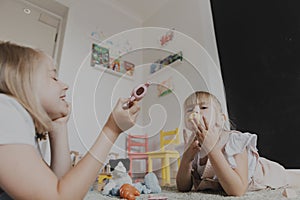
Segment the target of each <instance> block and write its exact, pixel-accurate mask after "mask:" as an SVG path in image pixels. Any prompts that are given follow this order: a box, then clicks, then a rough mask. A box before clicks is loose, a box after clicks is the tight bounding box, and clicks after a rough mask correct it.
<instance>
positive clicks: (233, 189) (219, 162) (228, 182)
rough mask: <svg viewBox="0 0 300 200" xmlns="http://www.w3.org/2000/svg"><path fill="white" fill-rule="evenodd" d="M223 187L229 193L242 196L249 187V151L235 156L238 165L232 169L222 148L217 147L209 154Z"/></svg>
mask: <svg viewBox="0 0 300 200" xmlns="http://www.w3.org/2000/svg"><path fill="white" fill-rule="evenodd" d="M208 158H209V160H210V162H211V164H212V166H213V168H214V170H215V173H216V175H217V177H218V180H219V182H220V184H221V185H222V188H223V189H224V191H225V192H226V194H228V195H232V196H242V195H243V194H245V192H246V191H247V189H248V156H247V151H246V150H244V151H243V152H242V153H240V154H237V155H235V156H234V158H235V161H236V164H237V167H236V168H235V169H232V168H231V166H230V165H229V164H228V162H227V160H226V159H225V157H224V155H223V153H222V151H221V149H220V148H218V147H215V148H213V150H212V151H211V152H210V153H209V154H208Z"/></svg>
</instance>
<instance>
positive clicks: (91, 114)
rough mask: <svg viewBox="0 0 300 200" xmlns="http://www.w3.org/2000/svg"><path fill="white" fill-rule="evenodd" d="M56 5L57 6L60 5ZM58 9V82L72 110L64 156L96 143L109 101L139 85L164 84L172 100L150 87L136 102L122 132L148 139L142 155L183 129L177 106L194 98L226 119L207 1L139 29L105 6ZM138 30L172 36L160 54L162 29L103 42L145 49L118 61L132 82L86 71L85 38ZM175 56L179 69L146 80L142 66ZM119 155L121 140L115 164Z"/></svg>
mask: <svg viewBox="0 0 300 200" xmlns="http://www.w3.org/2000/svg"><path fill="white" fill-rule="evenodd" d="M59 1H60V2H61V3H64V1H66V0H59ZM66 2H67V4H66V5H68V6H69V15H68V21H67V26H66V33H65V39H64V45H63V50H62V58H61V66H60V77H61V79H62V80H64V81H66V82H67V83H68V84H69V85H70V89H69V90H70V91H69V93H68V99H69V100H70V101H72V103H73V115H72V117H71V119H70V123H69V132H70V146H71V149H73V150H77V151H80V153H85V152H86V151H87V150H88V148H89V147H90V146H91V145H92V143H93V141H94V140H95V138H96V136H97V135H98V133H99V130H100V129H101V127H102V126H103V123H104V122H105V121H106V119H107V117H108V115H109V113H110V112H111V110H112V107H113V105H114V104H115V102H116V100H117V98H118V97H120V96H123V97H126V96H128V95H129V93H130V91H131V90H132V88H133V86H136V85H137V84H139V83H142V82H144V81H146V80H152V81H154V83H160V81H162V80H164V79H166V78H169V77H170V76H171V77H172V79H173V83H174V93H173V94H169V95H166V96H164V97H157V95H156V94H157V91H156V90H157V89H156V86H155V85H154V86H151V87H150V88H149V92H148V94H147V96H146V97H145V98H144V99H143V101H142V112H141V114H140V116H139V119H138V125H137V126H135V127H134V128H133V129H131V130H129V131H128V132H132V133H137V134H143V133H148V134H149V135H150V136H153V137H151V139H150V141H152V146H151V145H150V149H156V148H157V147H158V145H159V142H158V141H159V139H158V137H157V134H158V132H159V130H161V129H173V128H176V127H180V129H182V128H183V126H182V121H183V120H182V108H181V106H182V104H183V101H184V99H185V98H186V97H187V96H188V95H189V94H190V93H192V91H194V90H209V91H211V92H213V93H214V94H215V95H216V96H217V97H218V98H219V99H220V101H221V103H222V104H223V108H224V110H225V112H227V109H226V101H225V96H224V90H223V82H222V77H221V75H220V67H219V60H218V54H217V47H216V41H215V35H214V30H213V24H212V16H211V9H210V4H209V0H201V1H199V0H190V1H189V3H188V4H187V3H186V1H181V0H172V1H170V2H169V3H167V4H166V5H165V6H164V7H163V8H161V10H160V11H158V12H157V13H156V14H155V15H154V16H153V17H151V18H149V19H148V20H147V21H144V22H143V23H142V22H141V21H139V20H136V19H134V18H132V17H131V16H130V15H127V14H125V13H124V12H120V9H119V8H118V9H117V8H114V7H112V6H111V5H109V4H107V1H106V2H105V1H102V0H86V1H84V2H82V1H74V3H72V2H70V1H66ZM166 10H167V11H168V12H167V11H166ZM142 26H144V27H153V26H154V27H165V28H175V32H176V33H175V37H174V40H173V41H171V42H170V43H169V44H168V45H167V46H165V47H163V48H161V47H160V45H159V39H160V37H161V36H162V35H163V34H164V33H165V32H166V31H167V30H168V29H162V28H158V29H153V28H144V29H136V30H133V31H131V32H130V33H128V32H125V33H122V34H121V35H115V36H114V37H113V38H111V39H112V40H114V41H119V40H121V39H122V38H123V39H124V38H127V39H129V40H130V45H131V46H132V50H134V49H139V48H150V49H152V50H149V49H148V50H143V51H132V52H131V53H130V54H129V55H126V56H124V57H126V59H128V60H129V61H132V62H133V63H135V64H136V70H135V77H134V78H133V80H128V79H123V78H120V77H119V76H115V75H112V74H109V73H103V71H100V70H95V69H93V68H91V67H90V55H89V54H90V50H91V45H92V43H93V42H95V41H94V40H92V39H91V38H90V37H89V35H90V33H91V32H92V31H95V30H96V31H103V33H104V34H105V35H106V36H107V37H109V36H112V35H114V34H117V33H120V32H122V31H125V30H129V29H132V28H137V27H142ZM184 34H186V35H184ZM199 44H200V45H199ZM201 45H202V46H201ZM153 49H163V51H161V50H153ZM180 50H181V51H183V56H184V58H185V60H184V61H183V62H182V63H179V64H176V65H174V66H172V67H169V68H166V69H164V70H161V71H159V73H156V74H154V75H151V76H149V64H147V63H149V62H153V61H155V60H157V59H158V58H163V57H165V56H167V55H169V54H170V53H177V52H178V51H180ZM143 63H144V64H145V65H143ZM151 120H152V121H151ZM124 149H125V134H123V135H122V136H121V137H120V138H119V139H118V141H117V142H116V144H115V145H114V147H113V150H112V151H114V152H119V153H120V156H121V157H122V156H125V153H124Z"/></svg>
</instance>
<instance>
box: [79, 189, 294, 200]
mask: <svg viewBox="0 0 300 200" xmlns="http://www.w3.org/2000/svg"><path fill="white" fill-rule="evenodd" d="M295 191H296V193H297V195H298V196H297V197H296V198H289V199H292V200H294V199H295V200H296V199H298V200H300V189H298V190H295ZM282 192H283V189H276V190H269V189H268V190H260V191H255V192H247V193H246V194H245V195H244V196H242V197H230V196H226V195H225V193H223V192H213V191H203V192H187V193H181V192H178V191H177V190H176V188H175V187H164V188H162V193H160V194H151V195H152V196H163V197H168V200H184V199H188V200H194V199H195V200H221V199H225V200H230V199H233V200H288V198H286V197H284V196H283V195H282ZM148 197H149V194H142V195H141V196H139V197H137V198H136V200H147V199H148ZM96 199H105V200H106V199H107V200H112V199H120V197H109V196H103V195H102V194H101V193H99V192H96V191H90V192H88V194H87V195H86V197H85V198H84V200H96Z"/></svg>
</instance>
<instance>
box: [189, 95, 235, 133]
mask: <svg viewBox="0 0 300 200" xmlns="http://www.w3.org/2000/svg"><path fill="white" fill-rule="evenodd" d="M203 99H205V100H208V101H209V102H211V103H212V105H213V106H214V108H215V111H216V113H215V114H216V115H219V114H224V113H223V111H222V106H221V103H220V101H219V100H218V99H217V98H216V97H215V96H214V95H213V94H210V93H209V92H205V91H196V92H194V93H192V94H191V95H190V96H188V97H187V98H186V100H185V101H184V110H186V109H187V108H188V107H189V106H192V105H197V104H199V103H201V100H203ZM224 116H225V114H224ZM225 121H228V119H227V117H225ZM226 123H228V122H225V124H226ZM223 128H224V129H230V128H226V126H224V127H223Z"/></svg>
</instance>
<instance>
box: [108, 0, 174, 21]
mask: <svg viewBox="0 0 300 200" xmlns="http://www.w3.org/2000/svg"><path fill="white" fill-rule="evenodd" d="M106 1H109V2H110V3H111V4H112V5H115V6H117V7H118V8H119V9H122V10H123V11H125V12H126V13H127V14H129V15H132V16H133V17H135V18H136V19H138V20H140V21H145V20H147V19H148V18H149V17H151V16H152V15H154V14H155V13H156V12H157V11H158V10H160V8H161V7H162V6H164V5H165V4H166V3H167V2H169V1H170V0H106Z"/></svg>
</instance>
